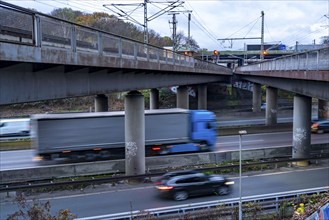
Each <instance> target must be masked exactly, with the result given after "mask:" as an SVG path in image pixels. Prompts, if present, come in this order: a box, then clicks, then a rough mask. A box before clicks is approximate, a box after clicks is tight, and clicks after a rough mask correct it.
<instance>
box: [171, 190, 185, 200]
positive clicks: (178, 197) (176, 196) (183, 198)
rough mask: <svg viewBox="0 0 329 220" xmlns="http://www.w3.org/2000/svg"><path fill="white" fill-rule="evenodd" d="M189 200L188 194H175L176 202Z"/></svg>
mask: <svg viewBox="0 0 329 220" xmlns="http://www.w3.org/2000/svg"><path fill="white" fill-rule="evenodd" d="M187 198H188V194H187V192H185V191H179V192H175V194H174V200H176V201H182V200H185V199H187Z"/></svg>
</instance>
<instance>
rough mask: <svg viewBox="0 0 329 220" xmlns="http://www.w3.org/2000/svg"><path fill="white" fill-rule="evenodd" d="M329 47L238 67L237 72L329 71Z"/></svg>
mask: <svg viewBox="0 0 329 220" xmlns="http://www.w3.org/2000/svg"><path fill="white" fill-rule="evenodd" d="M328 57H329V46H326V47H324V48H321V49H317V50H310V51H306V52H303V53H296V54H292V55H287V56H283V57H279V58H275V59H272V60H267V61H263V62H259V63H256V64H251V65H247V66H241V67H238V69H237V71H241V72H248V71H292V70H295V71H300V70H304V71H307V70H329V59H328Z"/></svg>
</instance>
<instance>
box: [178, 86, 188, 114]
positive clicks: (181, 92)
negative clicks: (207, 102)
mask: <svg viewBox="0 0 329 220" xmlns="http://www.w3.org/2000/svg"><path fill="white" fill-rule="evenodd" d="M176 106H177V108H184V109H188V108H189V97H188V90H187V86H179V87H178V88H177V103H176Z"/></svg>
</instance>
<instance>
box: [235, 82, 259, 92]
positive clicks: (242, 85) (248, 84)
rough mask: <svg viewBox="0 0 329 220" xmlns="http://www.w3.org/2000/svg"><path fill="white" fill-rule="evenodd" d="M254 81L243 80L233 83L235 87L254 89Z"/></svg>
mask: <svg viewBox="0 0 329 220" xmlns="http://www.w3.org/2000/svg"><path fill="white" fill-rule="evenodd" d="M253 85H254V84H253V83H251V82H242V81H235V82H234V83H233V87H235V88H239V89H243V90H248V91H252V90H253Z"/></svg>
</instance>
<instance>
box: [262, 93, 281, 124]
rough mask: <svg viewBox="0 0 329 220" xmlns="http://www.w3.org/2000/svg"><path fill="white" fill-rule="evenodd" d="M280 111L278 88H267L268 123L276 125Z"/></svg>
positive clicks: (266, 114)
mask: <svg viewBox="0 0 329 220" xmlns="http://www.w3.org/2000/svg"><path fill="white" fill-rule="evenodd" d="M277 113H278V89H276V88H272V87H267V88H266V113H265V120H266V125H276V123H277Z"/></svg>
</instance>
